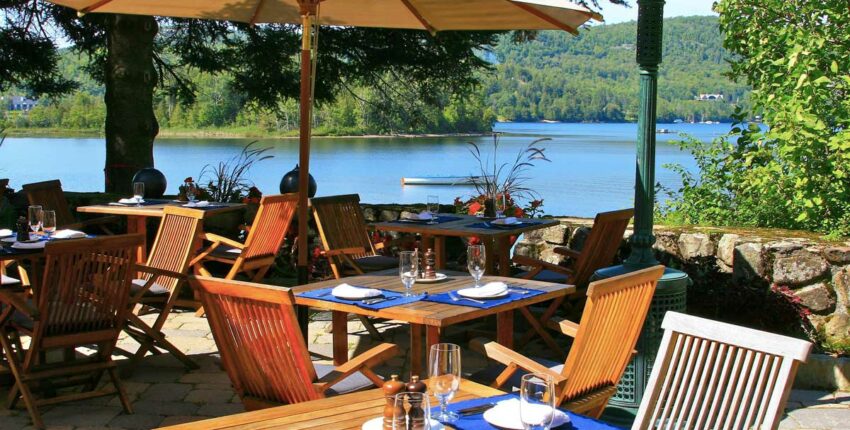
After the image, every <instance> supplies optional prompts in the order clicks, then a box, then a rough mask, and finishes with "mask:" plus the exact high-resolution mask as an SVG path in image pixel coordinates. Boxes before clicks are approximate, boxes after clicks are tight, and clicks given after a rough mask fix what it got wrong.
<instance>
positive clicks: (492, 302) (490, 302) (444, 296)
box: [424, 286, 545, 309]
mask: <svg viewBox="0 0 850 430" xmlns="http://www.w3.org/2000/svg"><path fill="white" fill-rule="evenodd" d="M508 289H509V290H511V291H509V292H508V295H507V296H505V297H502V298H499V299H475V300H478V301H480V302H484V303H476V302H473V301H472V300H467V299H466V298H464V297H463V296H461V295H459V294H457V292H456V291H453V293H454V296H455V297H458V298H460V300H458V301H454V300H452V298H451V297H450V296H449V293H438V294H429V295H428V297H425V299H424V300H425V301H428V302H434V303H445V304H449V305H457V306H469V307H473V308H480V309H490V308H495V307H496V306H500V305H504V304H505V303H510V302H514V301H517V300H522V299H527V298H529V297H534V296H539V295H541V294H543V293H545V291H540V290H532V289H529V288H520V287H513V286H512V287H508ZM514 290H519V291H528V292H527V293H525V294H520V293H516V292H514Z"/></svg>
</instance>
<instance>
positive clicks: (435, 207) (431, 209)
mask: <svg viewBox="0 0 850 430" xmlns="http://www.w3.org/2000/svg"><path fill="white" fill-rule="evenodd" d="M427 206H428V213H430V214H431V219H430V220H428V224H437V214H438V213H440V196H433V195H432V196H428V204H427Z"/></svg>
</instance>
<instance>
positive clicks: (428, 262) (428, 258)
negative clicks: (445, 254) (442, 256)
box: [422, 248, 437, 279]
mask: <svg viewBox="0 0 850 430" xmlns="http://www.w3.org/2000/svg"><path fill="white" fill-rule="evenodd" d="M424 258H425V269H424V270H423V271H422V277H423V278H425V279H434V278H436V277H437V271H436V270H434V267H435V266H436V262H437V258H436V256H435V255H434V251H433V250H432V249H431V248H428V251H425V257H424Z"/></svg>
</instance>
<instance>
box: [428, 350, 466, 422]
mask: <svg viewBox="0 0 850 430" xmlns="http://www.w3.org/2000/svg"><path fill="white" fill-rule="evenodd" d="M428 376H430V378H431V381H430V382H431V384H430V385H431V391H432V392H433V393H434V396H435V397H436V398H437V400H439V402H440V409H439V410H438V411H434V415H433V418H434V419H436V420H438V421H440V422H443V423H453V422H455V421H457V419H458V414H456V413H454V412H450V411H449V410H447V409H446V405H447V404H448V403H449V402H450V401H451V400H452V398H454V396H455V393H457V389H458V387H460V346H458V345H455V344H453V343H438V344H436V345H432V346H431V351H430V352H429V355H428Z"/></svg>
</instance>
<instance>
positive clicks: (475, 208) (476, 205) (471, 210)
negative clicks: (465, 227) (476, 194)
mask: <svg viewBox="0 0 850 430" xmlns="http://www.w3.org/2000/svg"><path fill="white" fill-rule="evenodd" d="M480 210H481V203H478V202H474V203H472V204H471V205H469V214H470V215H475V214H477V213H478V212H479V211H480Z"/></svg>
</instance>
